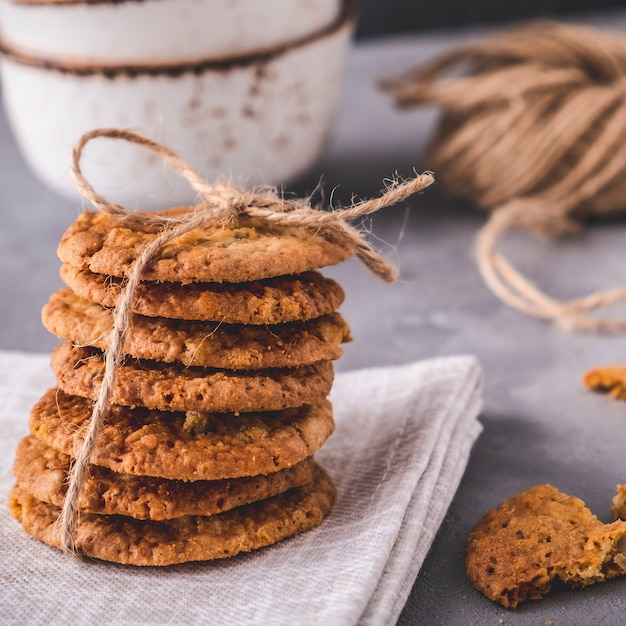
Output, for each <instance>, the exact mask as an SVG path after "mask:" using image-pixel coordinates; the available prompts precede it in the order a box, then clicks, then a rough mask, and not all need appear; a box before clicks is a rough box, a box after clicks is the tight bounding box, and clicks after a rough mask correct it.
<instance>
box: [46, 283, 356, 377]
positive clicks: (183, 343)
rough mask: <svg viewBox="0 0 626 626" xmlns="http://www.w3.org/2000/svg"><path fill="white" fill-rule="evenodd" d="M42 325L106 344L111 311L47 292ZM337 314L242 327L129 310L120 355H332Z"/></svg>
mask: <svg viewBox="0 0 626 626" xmlns="http://www.w3.org/2000/svg"><path fill="white" fill-rule="evenodd" d="M41 317H42V321H43V324H44V326H45V327H46V328H47V329H48V330H49V331H50V332H51V333H53V334H55V335H57V336H58V337H62V338H64V339H70V340H71V341H73V342H74V343H77V344H80V345H86V346H95V347H97V348H101V349H106V348H108V337H109V334H110V331H111V329H112V328H113V314H112V312H111V311H110V310H109V309H106V308H104V307H102V306H100V305H99V304H95V303H93V302H90V301H88V300H84V299H83V298H80V297H79V296H77V295H76V294H74V292H73V291H72V290H71V289H61V290H59V291H57V292H55V293H54V294H52V296H51V298H50V300H49V301H48V302H47V304H46V305H45V306H44V308H43V311H42V316H41ZM349 339H350V334H349V329H348V325H347V324H346V323H345V321H344V320H343V318H342V317H341V316H340V315H339V313H333V314H331V315H325V316H323V317H320V318H317V319H314V320H311V321H308V322H300V323H295V322H294V323H292V324H279V325H277V326H244V325H241V324H239V325H232V324H216V323H211V322H189V321H180V320H171V319H165V318H152V317H144V316H142V315H136V314H135V315H133V316H132V318H131V320H130V330H129V333H128V335H127V338H126V342H125V343H124V347H123V351H124V353H125V354H128V355H131V356H133V357H137V358H139V359H155V360H157V361H162V362H167V363H172V362H180V363H183V364H184V365H195V366H204V367H215V368H226V369H233V370H248V369H261V368H277V367H278V368H281V367H295V366H299V365H310V364H312V363H316V362H317V361H322V360H331V359H337V358H339V357H340V356H341V353H342V350H341V348H340V347H339V345H338V344H339V343H341V342H343V341H346V340H349Z"/></svg>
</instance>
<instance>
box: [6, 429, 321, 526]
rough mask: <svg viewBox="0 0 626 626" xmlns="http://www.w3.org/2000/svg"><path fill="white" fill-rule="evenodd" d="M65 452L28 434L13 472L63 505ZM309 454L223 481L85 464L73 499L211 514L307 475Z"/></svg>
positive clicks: (159, 515)
mask: <svg viewBox="0 0 626 626" xmlns="http://www.w3.org/2000/svg"><path fill="white" fill-rule="evenodd" d="M70 461H71V457H70V456H69V455H67V454H64V453H63V452H58V451H57V450H55V449H54V448H51V447H49V446H47V445H46V444H45V443H43V442H42V441H39V439H37V438H36V437H33V436H32V435H30V436H28V437H24V439H22V440H21V441H20V442H19V444H18V446H17V450H16V453H15V461H14V463H13V474H14V476H15V478H16V479H17V482H18V484H19V486H20V487H22V488H23V489H24V490H25V491H27V492H28V493H30V494H31V495H32V496H34V497H35V498H37V499H38V500H41V501H43V502H47V503H49V504H54V505H56V506H58V507H62V506H63V501H64V499H65V493H66V491H67V478H68V470H69V466H70ZM312 468H313V459H312V457H309V458H308V459H305V460H304V461H301V462H300V463H297V464H296V465H294V466H293V467H289V468H286V469H283V470H279V471H278V472H273V473H271V474H265V475H259V476H249V477H245V478H232V479H225V480H211V481H208V480H197V481H193V482H189V481H182V480H167V479H164V478H152V477H150V476H133V475H131V474H120V473H118V472H113V471H111V470H110V469H107V468H105V467H100V466H98V465H91V466H90V467H89V472H88V474H87V478H86V480H85V483H84V485H83V488H82V490H81V492H80V496H79V498H78V504H77V505H78V510H79V511H81V512H82V513H95V514H97V515H126V516H128V517H134V518H135V519H151V520H165V519H175V518H177V517H182V516H184V515H215V514H217V513H222V512H224V511H229V510H230V509H234V508H235V507H238V506H241V505H242V504H248V503H250V502H256V501H257V500H264V499H265V498H269V497H271V496H275V495H277V494H279V493H283V492H284V491H287V490H288V489H293V488H294V487H301V486H302V485H305V484H306V483H308V482H310V481H311V479H312Z"/></svg>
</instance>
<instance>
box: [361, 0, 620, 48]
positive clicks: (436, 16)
mask: <svg viewBox="0 0 626 626" xmlns="http://www.w3.org/2000/svg"><path fill="white" fill-rule="evenodd" d="M358 2H359V7H360V18H359V27H358V30H357V38H359V39H363V38H368V37H378V36H384V35H389V34H391V33H403V32H415V31H425V30H432V29H445V28H452V27H457V28H458V27H463V26H477V25H488V24H495V23H498V22H510V21H514V20H524V19H532V18H555V17H559V16H560V17H563V16H564V15H567V14H568V13H577V14H580V13H584V12H587V11H594V12H596V13H597V12H598V11H602V10H603V9H611V8H618V7H619V8H622V7H624V2H623V0H505V1H503V0H436V1H435V2H428V3H426V2H417V1H416V0H358Z"/></svg>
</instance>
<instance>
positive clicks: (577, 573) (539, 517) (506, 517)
mask: <svg viewBox="0 0 626 626" xmlns="http://www.w3.org/2000/svg"><path fill="white" fill-rule="evenodd" d="M625 552H626V522H623V521H621V520H618V521H615V522H613V523H611V524H603V523H602V522H601V521H600V520H598V518H597V517H596V516H595V515H594V514H593V513H592V512H591V511H590V510H589V509H588V508H587V507H586V506H585V503H584V502H583V501H582V500H580V499H579V498H575V497H572V496H568V495H566V494H564V493H561V492H560V491H558V490H557V489H555V488H554V487H552V486H551V485H538V486H535V487H531V488H530V489H528V490H527V491H523V492H522V493H519V494H517V495H515V496H513V497H511V498H509V499H508V500H505V501H504V502H503V503H502V504H501V505H500V506H498V507H497V508H495V509H492V510H491V511H489V512H488V513H487V514H486V515H485V516H484V517H483V518H482V519H481V520H480V522H479V523H478V524H477V525H476V527H475V528H474V529H473V530H472V532H471V533H470V535H469V538H468V541H467V548H466V555H465V556H466V561H465V563H466V571H467V576H468V578H469V579H470V581H471V582H472V584H473V585H474V586H475V587H476V588H477V589H478V590H479V591H480V592H482V593H483V594H484V595H486V596H487V597H488V598H489V599H490V600H493V601H494V602H498V603H500V604H502V605H503V606H505V607H507V608H514V607H516V606H517V605H518V604H519V603H520V602H523V601H524V600H533V599H538V598H541V597H543V596H544V595H545V594H547V593H548V592H549V591H550V589H551V587H552V582H553V581H554V580H556V579H559V580H562V581H563V582H565V583H567V584H569V585H572V586H576V587H582V586H586V585H591V584H593V583H596V582H601V581H604V580H606V579H608V578H614V577H615V576H619V575H621V574H624V573H626V554H625Z"/></svg>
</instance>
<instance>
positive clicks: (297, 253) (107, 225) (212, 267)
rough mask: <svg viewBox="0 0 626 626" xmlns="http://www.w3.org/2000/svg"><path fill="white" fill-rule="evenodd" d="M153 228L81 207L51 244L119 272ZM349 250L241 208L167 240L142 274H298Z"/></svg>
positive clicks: (75, 261)
mask: <svg viewBox="0 0 626 626" xmlns="http://www.w3.org/2000/svg"><path fill="white" fill-rule="evenodd" d="M188 210H192V209H189V208H185V207H182V208H177V209H170V210H168V211H164V212H162V213H161V215H164V214H167V215H174V214H182V213H184V212H185V211H188ZM141 215H142V214H134V216H135V217H137V216H141ZM143 215H145V216H146V217H147V216H150V215H152V216H153V215H154V214H143ZM159 231H160V227H159V226H158V225H153V224H150V223H149V222H145V221H140V220H139V219H130V220H124V219H123V218H122V217H120V216H117V215H111V214H108V213H100V212H92V211H85V212H83V213H81V214H80V215H79V216H78V218H77V220H76V221H75V222H74V223H73V224H72V225H71V226H70V227H69V228H68V230H67V231H66V232H65V233H64V234H63V236H62V237H61V241H60V243H59V246H58V249H57V252H58V255H59V257H60V259H61V260H62V261H63V262H64V263H69V264H70V265H73V266H74V267H77V268H80V269H89V270H90V271H92V272H95V273H97V274H107V275H112V276H118V277H124V276H128V275H129V274H130V272H131V269H132V265H133V262H134V260H135V258H136V257H137V256H138V253H139V251H140V250H141V249H142V248H143V247H144V246H145V245H146V244H147V243H149V242H150V241H152V240H154V239H155V238H156V236H157V234H158V233H159ZM351 253H352V252H351V250H348V249H346V248H345V247H343V246H340V245H338V244H336V243H333V242H331V241H329V240H327V239H325V238H324V237H322V236H321V235H320V234H319V233H317V232H316V231H315V230H313V229H311V230H309V229H306V228H299V227H284V226H277V225H272V224H270V223H268V222H266V221H263V220H260V219H254V218H250V217H246V216H242V217H240V218H237V220H235V219H234V218H233V219H232V220H231V221H230V222H229V223H228V224H226V225H225V226H220V225H217V224H216V225H210V226H205V227H201V228H196V229H194V230H192V231H190V232H188V233H187V234H185V235H183V236H181V237H178V238H176V239H174V240H173V241H171V242H169V243H167V244H166V245H165V246H164V247H163V248H162V250H161V251H160V252H159V254H158V256H157V258H155V259H154V260H153V261H152V262H151V263H150V264H149V266H148V267H147V268H146V269H145V271H144V272H143V274H142V278H143V279H144V280H156V281H174V282H182V283H190V282H218V283H221V282H231V283H241V282H249V281H253V280H259V279H263V278H271V277H273V276H283V275H287V274H300V273H302V272H307V271H310V270H314V269H317V268H320V267H324V266H326V265H333V264H335V263H338V262H340V261H343V260H344V259H346V258H348V257H349V256H350V255H351Z"/></svg>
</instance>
